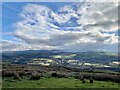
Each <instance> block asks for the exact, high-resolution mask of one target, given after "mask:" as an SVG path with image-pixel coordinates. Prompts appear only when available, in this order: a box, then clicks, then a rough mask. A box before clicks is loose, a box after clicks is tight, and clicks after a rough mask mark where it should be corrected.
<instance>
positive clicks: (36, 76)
mask: <svg viewBox="0 0 120 90" xmlns="http://www.w3.org/2000/svg"><path fill="white" fill-rule="evenodd" d="M40 77H41V75H39V74H32V75H31V77H30V80H39V79H40Z"/></svg>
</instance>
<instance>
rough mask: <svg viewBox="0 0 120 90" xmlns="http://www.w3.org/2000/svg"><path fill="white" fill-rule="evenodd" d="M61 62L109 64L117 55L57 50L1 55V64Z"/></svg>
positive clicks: (5, 53) (4, 53)
mask: <svg viewBox="0 0 120 90" xmlns="http://www.w3.org/2000/svg"><path fill="white" fill-rule="evenodd" d="M56 57H57V59H59V60H61V59H64V60H69V59H74V60H79V61H81V62H88V63H102V64H105V63H109V62H112V61H118V54H117V53H113V52H95V51H88V52H64V51H59V50H28V51H8V52H3V53H2V60H3V63H15V62H16V60H17V63H19V64H21V63H28V62H29V61H30V60H32V59H34V58H48V59H53V60H55V59H56Z"/></svg>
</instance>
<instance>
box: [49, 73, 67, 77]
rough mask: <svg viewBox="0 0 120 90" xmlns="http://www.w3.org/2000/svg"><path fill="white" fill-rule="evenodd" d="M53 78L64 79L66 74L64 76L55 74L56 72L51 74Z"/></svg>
mask: <svg viewBox="0 0 120 90" xmlns="http://www.w3.org/2000/svg"><path fill="white" fill-rule="evenodd" d="M51 76H52V77H58V78H62V77H65V74H63V73H55V72H54V73H52V74H51Z"/></svg>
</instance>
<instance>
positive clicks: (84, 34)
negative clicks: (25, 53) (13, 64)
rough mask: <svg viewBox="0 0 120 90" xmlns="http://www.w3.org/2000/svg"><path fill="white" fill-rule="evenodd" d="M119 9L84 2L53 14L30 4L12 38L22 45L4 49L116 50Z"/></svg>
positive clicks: (46, 9)
mask: <svg viewBox="0 0 120 90" xmlns="http://www.w3.org/2000/svg"><path fill="white" fill-rule="evenodd" d="M117 8H118V6H117V5H116V3H93V2H92V3H90V2H89V3H82V2H81V3H75V4H72V5H67V6H64V7H61V8H60V9H59V10H58V11H57V12H54V11H53V10H52V9H50V8H48V7H47V6H42V5H36V4H27V5H25V6H24V7H23V11H22V12H21V14H20V16H22V17H23V19H22V20H21V21H19V22H17V23H16V24H15V28H16V30H15V32H14V34H13V35H14V36H15V37H17V38H19V39H20V40H21V41H20V43H21V42H22V44H20V43H18V42H17V43H18V44H16V43H12V41H11V42H8V41H7V42H6V41H5V42H4V47H3V49H4V50H8V49H9V48H10V49H9V50H22V49H23V50H25V49H49V50H51V49H62V50H69V51H70V50H71V51H81V50H85V51H86V50H98V49H101V50H103V49H105V48H106V50H109V49H110V50H112V49H113V50H117V49H116V46H117V44H118V36H116V35H115V33H116V32H117V30H118V26H117V25H118V24H117V17H118V16H117V14H118V11H117ZM111 32H112V34H111ZM9 45H10V46H9ZM112 45H113V47H112ZM8 46H9V47H8ZM13 46H15V47H13ZM6 47H7V49H6ZM103 47H105V48H103Z"/></svg>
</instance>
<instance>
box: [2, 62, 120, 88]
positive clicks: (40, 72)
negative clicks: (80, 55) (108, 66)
mask: <svg viewBox="0 0 120 90" xmlns="http://www.w3.org/2000/svg"><path fill="white" fill-rule="evenodd" d="M119 75H120V74H119V73H113V72H96V71H80V70H79V69H75V68H72V69H71V68H68V67H62V66H40V65H22V64H21V65H17V64H16V65H15V64H14V65H12V64H11V65H3V69H2V76H3V84H2V85H3V88H118V86H119V85H120V78H119Z"/></svg>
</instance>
